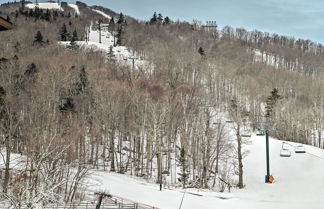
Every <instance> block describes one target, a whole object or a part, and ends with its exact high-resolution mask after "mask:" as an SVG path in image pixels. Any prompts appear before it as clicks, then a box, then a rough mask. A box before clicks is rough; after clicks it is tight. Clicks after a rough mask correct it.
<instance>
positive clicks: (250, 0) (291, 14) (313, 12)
mask: <svg viewBox="0 0 324 209" xmlns="http://www.w3.org/2000/svg"><path fill="white" fill-rule="evenodd" d="M6 1H7V0H0V2H2V3H3V2H6ZM67 1H69V2H75V0H72V1H71V0H67ZM81 1H82V0H81ZM83 2H86V3H87V4H89V5H95V4H96V5H101V6H105V7H108V8H110V9H112V10H114V11H116V12H123V13H125V14H127V15H130V16H132V17H134V18H137V19H141V20H147V19H149V18H150V17H151V16H152V14H153V12H155V11H156V12H158V13H162V15H163V16H169V17H170V18H171V19H173V20H178V19H179V20H186V21H189V22H191V21H192V20H193V19H196V20H200V21H202V22H205V21H208V20H213V21H217V24H218V25H219V26H220V28H221V27H223V26H225V25H231V26H233V27H244V28H246V29H248V30H253V29H257V30H261V31H266V32H270V33H278V34H281V35H287V36H294V37H296V38H303V39H310V40H312V41H316V42H320V43H323V44H324V2H323V0H83Z"/></svg>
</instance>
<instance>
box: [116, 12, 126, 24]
mask: <svg viewBox="0 0 324 209" xmlns="http://www.w3.org/2000/svg"><path fill="white" fill-rule="evenodd" d="M124 22H125V17H124V15H123V13H120V14H119V18H118V21H117V24H119V25H122V24H124Z"/></svg>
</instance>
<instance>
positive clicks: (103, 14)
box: [92, 9, 111, 19]
mask: <svg viewBox="0 0 324 209" xmlns="http://www.w3.org/2000/svg"><path fill="white" fill-rule="evenodd" d="M92 11H94V12H97V13H98V14H100V15H102V16H104V17H105V18H107V19H111V17H110V16H109V15H107V14H106V13H104V12H103V11H100V10H97V9H92Z"/></svg>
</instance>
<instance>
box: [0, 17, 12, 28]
mask: <svg viewBox="0 0 324 209" xmlns="http://www.w3.org/2000/svg"><path fill="white" fill-rule="evenodd" d="M12 28H13V24H12V23H11V22H9V21H7V20H6V19H4V18H2V17H0V31H4V30H10V29H12Z"/></svg>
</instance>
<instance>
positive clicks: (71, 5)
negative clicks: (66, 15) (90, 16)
mask: <svg viewBox="0 0 324 209" xmlns="http://www.w3.org/2000/svg"><path fill="white" fill-rule="evenodd" d="M68 5H69V7H71V8H72V9H74V10H75V13H76V14H77V15H80V10H79V7H78V5H76V4H68Z"/></svg>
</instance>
